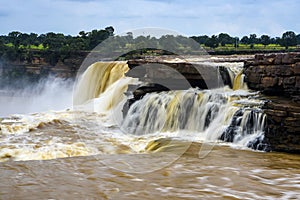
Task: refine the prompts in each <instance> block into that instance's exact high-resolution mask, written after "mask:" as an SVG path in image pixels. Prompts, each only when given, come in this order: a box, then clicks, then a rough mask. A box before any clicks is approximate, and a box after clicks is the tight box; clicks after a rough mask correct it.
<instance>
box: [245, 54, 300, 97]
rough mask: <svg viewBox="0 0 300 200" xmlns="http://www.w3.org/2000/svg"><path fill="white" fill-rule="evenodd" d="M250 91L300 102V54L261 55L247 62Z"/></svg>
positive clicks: (246, 73) (247, 80)
mask: <svg viewBox="0 0 300 200" xmlns="http://www.w3.org/2000/svg"><path fill="white" fill-rule="evenodd" d="M245 75H246V77H245V78H246V82H247V83H248V87H249V88H250V89H254V90H259V91H262V92H263V93H265V94H269V95H278V96H286V97H290V98H291V99H293V100H294V101H300V98H299V93H300V53H281V54H267V55H263V54H259V55H256V56H255V58H254V60H253V61H246V62H245Z"/></svg>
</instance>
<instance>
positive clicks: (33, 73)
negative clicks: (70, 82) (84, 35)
mask: <svg viewBox="0 0 300 200" xmlns="http://www.w3.org/2000/svg"><path fill="white" fill-rule="evenodd" d="M86 54H87V53H85V52H78V53H74V55H71V56H70V57H69V58H66V59H64V60H63V61H62V60H58V61H57V62H56V63H55V64H50V63H49V62H48V61H46V60H45V59H44V58H43V57H41V56H35V57H33V59H32V60H31V61H14V62H8V61H6V62H5V61H3V62H0V87H2V86H7V85H11V84H12V83H16V82H17V83H19V84H18V85H19V86H22V83H24V84H25V83H26V84H29V83H33V82H35V81H38V80H39V79H41V78H43V77H47V76H49V75H52V76H55V77H60V78H66V79H67V78H73V77H75V75H76V73H77V70H78V68H79V67H80V66H81V63H82V61H83V60H84V58H85V57H86ZM24 80H26V82H24ZM28 82H29V83H28Z"/></svg>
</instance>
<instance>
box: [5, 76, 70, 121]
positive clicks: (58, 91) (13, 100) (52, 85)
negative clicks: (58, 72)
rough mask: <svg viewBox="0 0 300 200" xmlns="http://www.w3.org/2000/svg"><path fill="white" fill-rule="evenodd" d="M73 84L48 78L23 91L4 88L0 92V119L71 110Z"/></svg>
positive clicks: (26, 87) (28, 85) (66, 80)
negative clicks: (18, 115) (10, 116)
mask: <svg viewBox="0 0 300 200" xmlns="http://www.w3.org/2000/svg"><path fill="white" fill-rule="evenodd" d="M73 83H74V81H73V80H71V79H62V78H57V77H53V76H50V77H48V78H43V79H41V80H40V81H38V82H37V83H34V84H27V85H26V86H24V87H23V89H16V88H15V87H11V86H6V87H4V88H3V89H1V90H0V117H5V116H9V115H12V114H30V113H36V112H44V111H49V110H55V111H59V110H64V109H68V108H71V107H72V92H73Z"/></svg>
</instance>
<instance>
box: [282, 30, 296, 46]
mask: <svg viewBox="0 0 300 200" xmlns="http://www.w3.org/2000/svg"><path fill="white" fill-rule="evenodd" d="M281 42H282V45H283V46H284V47H285V49H288V48H289V47H290V46H295V45H297V38H296V34H295V33H294V32H293V31H287V32H285V33H283V34H282V37H281Z"/></svg>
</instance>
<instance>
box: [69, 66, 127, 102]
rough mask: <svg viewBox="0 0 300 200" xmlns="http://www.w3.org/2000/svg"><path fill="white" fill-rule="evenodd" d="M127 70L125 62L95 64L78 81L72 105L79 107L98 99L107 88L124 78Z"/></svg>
mask: <svg viewBox="0 0 300 200" xmlns="http://www.w3.org/2000/svg"><path fill="white" fill-rule="evenodd" d="M128 70H129V67H128V65H127V64H126V62H96V63H94V64H92V65H91V66H90V67H89V68H88V69H87V70H86V71H85V72H84V73H83V75H82V77H81V78H80V79H79V82H78V84H77V87H76V90H75V94H74V99H73V103H74V104H75V105H80V104H83V103H85V102H86V101H88V100H91V99H94V98H98V97H99V96H100V94H101V93H103V92H104V91H105V90H106V89H107V88H108V87H109V86H111V85H112V84H113V83H114V82H116V81H117V80H119V79H121V78H122V77H124V76H125V73H126V72H127V71H128Z"/></svg>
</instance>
